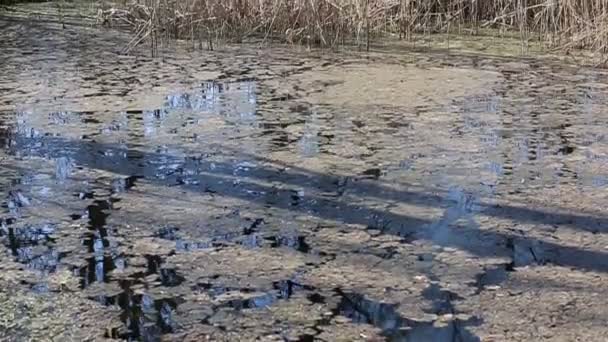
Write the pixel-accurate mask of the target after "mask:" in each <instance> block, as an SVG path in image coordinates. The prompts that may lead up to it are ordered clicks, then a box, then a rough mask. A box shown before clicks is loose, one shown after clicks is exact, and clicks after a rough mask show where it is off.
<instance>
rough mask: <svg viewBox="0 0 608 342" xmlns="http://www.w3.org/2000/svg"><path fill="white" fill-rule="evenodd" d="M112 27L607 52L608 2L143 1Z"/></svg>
mask: <svg viewBox="0 0 608 342" xmlns="http://www.w3.org/2000/svg"><path fill="white" fill-rule="evenodd" d="M99 16H100V19H101V20H102V21H104V22H105V23H107V24H125V25H128V26H129V27H131V28H133V29H134V30H135V32H136V38H135V39H134V40H133V42H132V44H131V46H133V45H135V44H137V43H140V42H142V41H144V40H146V39H149V41H150V42H151V44H152V46H153V47H154V46H155V44H158V41H162V40H165V39H171V38H182V39H188V40H190V41H191V42H192V44H193V45H194V46H199V47H202V46H207V47H208V48H213V42H214V41H218V40H233V41H241V40H243V39H246V38H249V37H257V38H262V39H266V40H268V39H273V40H276V39H279V40H282V41H285V42H291V43H301V44H309V45H319V46H326V47H327V46H329V47H331V46H336V45H340V44H344V43H347V42H350V43H355V44H357V45H359V46H366V47H368V48H369V44H370V41H372V40H373V39H374V38H376V37H379V36H382V35H385V34H389V33H390V34H395V35H399V36H400V37H402V38H405V39H410V38H412V37H413V36H414V35H415V34H418V33H459V34H463V33H469V34H477V33H478V32H479V30H480V29H484V28H493V29H498V30H501V31H512V32H516V33H519V35H520V37H521V39H522V42H524V43H527V41H529V40H530V39H533V37H534V39H536V38H540V39H541V40H542V41H543V42H545V43H546V44H548V45H551V46H559V47H563V48H566V49H569V48H589V49H595V50H601V51H605V50H606V47H607V44H608V0H137V1H132V2H124V3H123V6H119V7H112V8H109V9H105V10H101V11H100V12H99Z"/></svg>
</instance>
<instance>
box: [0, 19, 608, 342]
mask: <svg viewBox="0 0 608 342" xmlns="http://www.w3.org/2000/svg"><path fill="white" fill-rule="evenodd" d="M0 26H1V27H2V32H3V37H4V39H2V41H0V58H1V62H0V63H1V64H0V65H1V68H2V69H1V75H0V76H1V77H0V91H1V92H0V148H1V150H0V160H1V163H0V175H1V176H2V177H1V178H0V191H1V192H0V196H1V197H2V208H1V210H2V211H1V216H0V220H1V221H0V222H1V229H0V242H1V244H0V252H1V255H2V259H1V260H2V261H1V262H0V270H1V272H0V273H1V274H0V288H1V290H0V303H2V309H0V310H1V313H2V316H4V317H8V319H4V320H0V328H1V329H0V338H2V339H8V340H23V339H28V338H30V339H34V340H36V339H40V338H54V339H57V340H66V339H78V340H84V339H92V340H97V339H127V340H144V341H156V340H187V341H190V340H191V341H200V340H205V339H207V340H226V341H234V340H256V339H258V340H280V341H285V340H288V341H314V340H325V341H338V340H343V341H353V340H391V341H477V340H484V341H499V340H501V341H502V340H508V341H514V340H521V341H529V340H541V339H547V340H551V339H554V338H557V337H559V338H564V339H565V340H572V339H574V338H582V339H584V340H587V341H591V340H602V339H603V336H605V335H606V333H607V331H606V326H607V325H606V319H605V317H606V315H605V307H606V304H608V303H607V299H606V298H608V296H606V293H607V290H608V285H606V284H608V282H607V281H606V280H607V277H606V272H607V271H608V259H607V258H606V256H607V255H606V253H607V252H606V248H608V247H607V246H608V238H607V237H606V227H607V226H608V217H607V216H606V215H605V214H604V213H605V209H606V205H607V204H608V200H607V198H606V197H607V196H608V192H607V190H608V177H607V176H608V168H606V165H605V164H606V161H608V149H607V148H606V147H607V144H608V141H607V140H606V136H605V132H604V128H605V127H606V125H607V124H608V116H606V115H605V112H606V109H608V101H607V99H606V96H605V95H606V92H607V89H608V84H607V83H604V82H605V80H606V73H605V72H604V71H600V70H594V69H588V68H579V67H573V66H568V65H563V64H558V63H555V62H552V61H550V60H534V59H519V60H518V59H505V58H500V57H488V56H476V55H459V54H449V55H448V54H443V53H442V54H439V53H434V52H432V51H427V52H425V53H414V52H411V51H407V50H404V51H403V52H402V53H395V52H391V53H388V52H383V51H378V52H375V53H372V54H365V55H362V54H358V53H357V54H354V55H353V54H350V53H342V54H333V53H329V52H323V53H318V52H307V51H297V50H295V49H294V50H292V49H283V48H269V49H265V50H259V49H256V48H255V47H248V46H243V47H239V48H228V47H227V48H224V49H222V50H220V51H218V52H186V51H182V52H172V53H169V52H166V53H164V54H163V57H159V58H155V59H152V58H148V57H145V55H144V54H143V52H142V53H141V54H139V55H138V54H137V53H136V56H121V55H119V54H118V53H117V52H118V51H120V46H121V45H120V44H122V42H127V41H128V37H126V36H121V35H119V34H117V33H113V32H105V31H98V30H92V29H85V28H78V29H70V28H68V29H65V30H60V29H57V28H55V27H53V26H45V25H33V24H31V23H27V22H23V21H19V20H12V19H9V18H4V17H0ZM47 336H50V337H47Z"/></svg>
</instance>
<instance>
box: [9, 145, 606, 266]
mask: <svg viewBox="0 0 608 342" xmlns="http://www.w3.org/2000/svg"><path fill="white" fill-rule="evenodd" d="M8 149H9V151H14V152H17V151H19V152H20V153H21V154H27V155H30V156H44V157H47V158H58V157H66V156H67V157H69V158H70V159H71V160H73V161H74V162H75V163H76V164H78V165H80V166H83V167H88V168H92V169H99V170H106V171H111V172H113V173H118V174H122V175H125V176H127V177H136V178H139V177H143V178H144V179H145V181H146V182H152V183H155V184H158V185H161V186H176V185H179V184H181V185H179V186H180V187H181V188H182V189H183V190H188V191H193V192H209V191H211V193H212V194H213V195H214V196H227V197H233V198H237V199H240V200H247V201H251V202H255V203H260V202H263V203H266V206H268V207H276V208H280V209H286V210H290V211H296V212H302V213H306V214H310V215H313V216H317V217H321V218H325V219H332V220H338V221H341V222H344V223H349V224H362V225H365V226H374V227H378V224H379V222H380V223H381V224H382V225H381V226H379V228H380V229H382V230H383V232H384V233H386V234H394V235H398V236H403V237H411V236H412V234H422V235H426V236H424V238H430V239H432V240H433V241H434V242H436V243H438V244H441V245H445V246H453V247H457V248H460V249H463V250H467V251H469V252H471V253H474V254H476V255H478V256H496V255H507V256H512V255H513V252H512V251H511V252H509V250H512V248H511V247H510V245H509V244H513V242H516V244H517V245H519V244H529V245H532V246H542V249H543V250H544V251H545V254H546V255H550V256H549V257H547V258H544V259H543V262H546V263H554V264H558V265H563V266H569V267H575V268H579V269H588V270H596V271H602V272H606V271H608V262H606V261H605V260H608V259H607V258H606V256H608V254H606V253H604V252H598V251H591V250H585V249H582V248H578V247H571V246H562V245H560V244H557V243H554V242H543V241H540V240H537V239H534V238H529V237H525V236H516V235H512V234H506V233H502V232H496V231H487V230H483V231H481V230H479V228H478V227H476V226H475V225H467V226H458V227H453V226H452V225H451V224H450V222H451V221H454V220H453V219H450V218H449V217H448V218H447V219H445V220H444V219H441V220H440V221H439V222H431V221H429V220H428V219H423V218H418V217H414V216H408V215H404V214H396V213H393V212H390V211H385V210H380V209H374V208H369V207H365V206H360V205H356V204H352V203H347V202H345V201H341V200H340V198H339V196H333V197H332V196H327V195H317V194H315V193H314V192H312V191H311V194H310V195H307V196H305V198H302V199H299V202H298V205H293V191H292V190H290V189H281V188H277V187H271V186H267V185H260V184H258V183H256V182H254V180H256V179H262V180H265V181H277V182H282V183H285V184H289V185H293V186H299V187H304V188H311V189H312V190H315V191H319V192H321V193H328V192H330V193H331V192H332V191H334V192H335V191H336V189H337V188H338V187H339V186H340V184H342V181H341V180H340V179H339V178H337V177H334V176H331V175H318V174H316V173H315V172H312V171H310V172H309V171H305V170H304V169H301V168H296V169H294V170H290V171H285V170H276V169H270V168H268V167H262V166H256V167H255V168H253V167H248V168H247V169H248V170H247V171H242V172H243V178H239V182H237V183H233V182H226V177H231V178H233V179H235V177H236V176H235V175H234V172H235V168H236V169H237V170H239V167H238V166H235V165H233V164H228V163H225V164H223V163H219V162H213V163H211V162H204V161H203V160H201V159H193V158H186V159H184V158H178V157H174V156H171V155H167V154H162V153H153V152H142V151H139V150H129V149H125V148H122V147H118V146H114V145H108V144H99V143H95V142H91V141H86V140H85V141H69V140H65V139H62V138H56V137H36V138H25V137H22V136H13V137H12V138H11V143H10V144H9V147H8ZM135 154H136V155H137V156H138V157H137V159H134V160H133V159H130V158H129V157H128V156H129V155H135ZM125 156H126V157H125ZM142 160H143V161H145V163H143V164H142ZM211 164H213V165H211ZM165 165H172V168H167V167H165ZM186 175H187V176H186ZM184 177H187V178H190V179H194V180H196V182H194V181H190V182H187V183H184V182H182V181H180V180H183V178H184ZM140 181H144V180H140ZM347 186H349V187H350V191H352V192H353V193H356V194H361V195H362V196H368V195H369V196H371V197H373V198H387V199H398V200H399V201H402V202H405V203H416V204H424V205H427V206H436V207H441V206H445V204H446V197H441V196H438V195H431V194H428V193H425V192H415V191H396V190H394V189H391V188H389V187H388V186H386V185H382V184H378V182H372V181H359V182H350V183H349V184H348V185H347ZM459 201H460V199H456V202H454V200H452V199H448V201H447V203H452V204H451V205H452V206H454V208H456V209H454V210H456V211H465V212H467V211H468V212H469V213H468V214H474V213H475V212H473V213H471V212H472V211H473V209H471V208H470V207H471V205H469V204H467V203H468V202H466V203H464V204H463V203H460V202H459ZM96 205H97V207H95V206H93V207H90V208H89V209H90V213H89V215H92V216H91V217H90V219H91V221H90V223H91V224H90V226H91V228H96V227H98V226H100V225H102V224H103V220H104V214H103V211H104V210H105V209H104V208H99V206H100V205H101V206H103V205H105V204H100V203H97V204H96ZM474 205H476V206H477V207H478V209H474V210H477V212H478V213H483V214H484V215H491V216H496V217H501V218H509V219H512V220H514V221H515V222H532V223H542V224H554V225H556V224H557V225H559V224H563V225H567V226H569V227H573V228H578V229H583V230H591V231H604V230H605V229H606V228H605V227H608V219H607V218H604V217H594V216H585V215H575V214H564V213H562V214H560V213H555V214H554V213H551V212H548V211H547V212H544V211H539V210H534V209H529V208H524V207H511V206H501V207H496V206H490V205H487V204H484V203H478V204H474ZM449 210H451V209H449ZM448 214H449V213H448ZM465 214H466V213H465ZM457 215H460V216H462V213H459V214H457ZM447 216H450V215H447ZM435 230H437V231H438V232H437V233H436V234H435V233H433V231H435ZM98 231H99V233H100V236H102V238H103V235H104V234H103V229H102V228H101V227H100V229H98ZM429 234H430V236H429ZM444 235H445V236H444ZM462 236H466V237H468V238H466V239H464V238H462ZM459 237H460V238H459ZM282 241H285V240H281V239H280V238H279V239H276V238H275V241H274V242H273V243H274V244H281V243H282ZM296 241H297V240H296ZM287 243H288V244H292V242H289V241H287ZM296 243H297V242H296ZM490 246H494V247H493V248H490ZM497 246H498V247H497ZM298 248H304V249H306V248H307V247H305V245H302V244H300V247H298ZM534 260H535V261H538V257H535V259H534Z"/></svg>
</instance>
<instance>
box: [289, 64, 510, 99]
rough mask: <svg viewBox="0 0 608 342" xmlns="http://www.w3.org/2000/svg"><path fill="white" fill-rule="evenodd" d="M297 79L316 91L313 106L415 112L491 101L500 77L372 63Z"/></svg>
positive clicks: (482, 72) (479, 72) (488, 70)
mask: <svg viewBox="0 0 608 342" xmlns="http://www.w3.org/2000/svg"><path fill="white" fill-rule="evenodd" d="M484 69H485V70H484ZM297 78H298V81H299V82H300V85H299V86H300V87H302V88H304V89H313V92H312V94H310V95H308V97H306V98H305V100H306V101H308V102H310V103H315V104H329V105H335V106H359V107H360V106H369V107H373V106H389V107H390V106H392V107H401V108H415V107H417V106H421V105H425V106H429V105H431V106H432V105H437V106H439V105H447V104H449V101H450V99H452V98H458V97H462V96H465V95H470V94H478V95H480V96H483V95H484V93H485V95H487V94H488V93H489V90H490V89H491V88H492V87H493V85H494V84H495V83H497V82H499V81H500V80H501V79H502V76H501V74H500V73H498V72H496V71H493V70H491V68H481V69H472V68H437V67H419V66H415V65H408V64H397V63H395V64H391V63H373V62H372V63H369V64H354V65H345V66H338V67H337V66H329V67H326V69H325V70H323V71H318V70H315V71H309V72H305V73H303V74H301V75H298V76H297ZM314 89H319V90H318V91H314Z"/></svg>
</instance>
